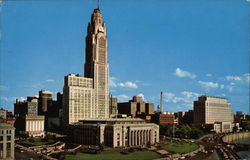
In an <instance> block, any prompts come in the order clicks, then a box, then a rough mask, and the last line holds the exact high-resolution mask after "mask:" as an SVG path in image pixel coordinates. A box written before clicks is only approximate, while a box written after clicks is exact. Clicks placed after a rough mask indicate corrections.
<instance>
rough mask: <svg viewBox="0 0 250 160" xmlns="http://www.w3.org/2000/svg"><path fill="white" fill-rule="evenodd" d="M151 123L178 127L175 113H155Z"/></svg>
mask: <svg viewBox="0 0 250 160" xmlns="http://www.w3.org/2000/svg"><path fill="white" fill-rule="evenodd" d="M151 122H153V123H156V124H159V125H178V124H179V121H178V118H177V117H175V115H174V113H167V112H163V113H155V114H154V115H153V116H151Z"/></svg>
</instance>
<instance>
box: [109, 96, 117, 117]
mask: <svg viewBox="0 0 250 160" xmlns="http://www.w3.org/2000/svg"><path fill="white" fill-rule="evenodd" d="M109 114H110V115H111V116H116V115H117V114H118V110H117V98H114V97H112V96H111V97H110V98H109Z"/></svg>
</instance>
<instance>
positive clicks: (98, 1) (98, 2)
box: [97, 0, 100, 9]
mask: <svg viewBox="0 0 250 160" xmlns="http://www.w3.org/2000/svg"><path fill="white" fill-rule="evenodd" d="M97 8H98V9H100V0H97Z"/></svg>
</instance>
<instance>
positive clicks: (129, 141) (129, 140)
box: [128, 131, 131, 146]
mask: <svg viewBox="0 0 250 160" xmlns="http://www.w3.org/2000/svg"><path fill="white" fill-rule="evenodd" d="M128 146H131V131H129V132H128Z"/></svg>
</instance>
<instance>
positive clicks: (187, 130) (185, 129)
mask: <svg viewBox="0 0 250 160" xmlns="http://www.w3.org/2000/svg"><path fill="white" fill-rule="evenodd" d="M206 133H207V132H206V131H205V130H204V129H203V128H200V127H198V126H195V125H188V124H183V125H178V126H172V125H160V135H163V136H167V137H177V138H187V139H197V138H199V137H201V136H203V135H205V134H206Z"/></svg>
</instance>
